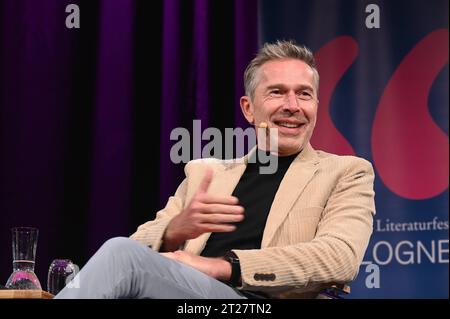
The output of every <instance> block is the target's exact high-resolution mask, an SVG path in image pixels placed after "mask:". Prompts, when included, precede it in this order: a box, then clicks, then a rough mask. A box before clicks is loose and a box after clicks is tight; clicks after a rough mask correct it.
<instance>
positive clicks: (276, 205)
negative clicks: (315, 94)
mask: <svg viewBox="0 0 450 319" xmlns="http://www.w3.org/2000/svg"><path fill="white" fill-rule="evenodd" d="M317 163H318V157H317V155H316V153H315V151H314V149H313V148H312V147H311V145H310V144H308V145H307V146H306V147H305V148H304V149H303V150H302V152H301V153H300V154H299V155H298V156H297V158H295V160H294V161H293V162H292V164H291V166H290V167H289V169H288V170H287V172H286V174H285V175H284V178H283V180H282V181H281V183H280V186H279V187H278V191H277V193H276V195H275V198H274V200H273V203H272V206H271V208H270V212H269V216H268V217H267V222H266V227H265V229H264V233H263V239H262V242H261V248H264V247H267V246H268V245H269V244H270V242H271V241H272V239H273V237H274V235H275V232H276V231H277V229H278V228H279V227H280V225H281V223H282V222H283V221H284V219H285V218H286V217H287V215H288V213H289V211H290V210H291V208H292V206H293V205H294V203H295V201H296V200H297V198H298V197H299V196H300V195H301V193H302V192H303V190H304V189H305V187H306V185H308V183H309V182H310V180H311V179H312V178H313V176H314V174H315V172H316V171H317Z"/></svg>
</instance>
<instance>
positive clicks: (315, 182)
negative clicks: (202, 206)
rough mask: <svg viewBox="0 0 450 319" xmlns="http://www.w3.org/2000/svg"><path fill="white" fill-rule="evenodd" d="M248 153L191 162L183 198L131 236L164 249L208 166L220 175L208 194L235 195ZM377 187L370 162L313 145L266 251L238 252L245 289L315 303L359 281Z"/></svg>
mask: <svg viewBox="0 0 450 319" xmlns="http://www.w3.org/2000/svg"><path fill="white" fill-rule="evenodd" d="M253 151H254V150H253ZM248 156H249V154H248V155H247V156H245V157H244V158H242V159H241V160H238V161H230V160H216V159H201V160H194V161H191V162H189V163H187V164H186V166H185V173H186V178H185V179H184V181H183V182H182V183H181V184H180V186H179V187H178V189H177V191H176V193H175V195H174V196H172V197H170V198H169V201H168V203H167V205H166V207H165V208H164V209H162V210H161V211H159V212H158V213H157V216H156V218H155V220H153V221H149V222H147V223H145V224H143V225H141V226H139V227H138V229H137V231H136V232H135V233H134V234H133V235H132V236H131V238H133V239H135V240H137V241H140V242H142V243H144V244H145V245H148V246H150V247H151V248H152V249H154V250H159V249H160V246H161V243H162V237H163V235H164V231H165V229H166V226H167V225H168V223H169V222H170V220H171V219H172V218H173V217H174V216H175V215H176V214H178V213H179V212H181V210H182V209H183V208H184V207H185V206H187V204H188V203H189V201H190V199H191V198H192V196H193V195H194V194H195V193H196V191H197V189H198V186H199V184H200V182H201V180H202V178H203V176H204V174H205V169H206V167H210V168H212V169H213V171H214V177H213V180H212V182H211V185H210V187H209V189H208V192H209V193H212V194H217V195H230V194H232V192H233V190H234V188H235V187H236V185H237V183H238V182H239V179H240V177H241V176H242V174H243V173H244V170H245V168H246V164H247V159H248ZM373 183H374V172H373V169H372V165H371V164H370V163H369V162H368V161H366V160H364V159H362V158H358V157H354V156H337V155H333V154H329V153H325V152H322V151H316V150H314V149H313V148H312V147H311V145H309V144H308V145H307V146H306V147H305V148H304V150H303V151H302V152H301V153H300V154H299V155H298V156H297V157H296V158H295V159H294V161H293V162H292V164H291V165H290V167H289V169H288V171H287V172H286V174H285V176H284V178H283V180H282V182H281V184H280V186H279V188H278V191H277V193H276V195H275V198H274V201H273V203H272V206H271V209H270V212H269V215H268V218H267V222H266V226H265V228H264V233H263V239H262V243H261V249H252V250H234V252H235V253H236V254H237V255H238V257H239V260H240V264H241V272H242V287H240V288H242V289H246V290H252V291H263V292H265V293H267V294H269V295H270V296H271V297H273V298H301V297H308V298H313V297H315V296H317V293H318V292H319V291H320V290H322V289H323V288H324V287H327V286H330V285H332V284H339V283H348V282H350V281H352V280H353V279H354V278H355V277H356V275H357V273H358V270H359V266H360V264H361V262H362V259H363V257H364V253H365V250H366V248H367V245H368V242H369V239H370V236H371V234H372V225H373V215H374V214H375V204H374V196H375V194H374V189H373ZM209 236H210V233H205V234H203V235H201V236H199V237H198V238H196V239H193V240H189V241H187V242H186V244H185V246H184V250H186V251H189V252H191V253H194V254H200V253H201V251H202V250H203V248H204V247H205V244H206V242H207V240H208V238H209Z"/></svg>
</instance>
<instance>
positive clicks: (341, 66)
mask: <svg viewBox="0 0 450 319" xmlns="http://www.w3.org/2000/svg"><path fill="white" fill-rule="evenodd" d="M358 51H359V50H358V44H357V43H356V42H355V40H353V38H351V37H349V36H342V37H338V38H336V39H334V40H333V41H331V42H329V43H327V44H326V45H324V46H323V47H322V48H321V49H320V50H319V51H318V52H317V53H316V54H315V58H316V61H317V70H318V71H319V74H320V90H319V109H318V113H317V124H316V128H315V129H314V134H313V136H312V138H311V144H312V145H313V146H314V147H317V148H319V149H323V150H326V151H327V152H331V153H335V154H340V155H354V154H355V151H354V150H353V148H352V146H351V145H350V143H349V142H348V141H347V140H346V139H345V137H344V136H343V135H342V134H341V132H339V131H338V130H337V128H336V126H335V125H334V123H333V121H332V119H331V117H330V111H329V109H330V100H331V96H332V95H333V92H334V90H335V89H336V86H337V84H338V83H339V81H340V80H341V78H342V77H343V76H344V74H345V72H347V70H348V68H349V67H350V66H351V65H352V64H353V62H354V61H355V60H356V57H357V56H358Z"/></svg>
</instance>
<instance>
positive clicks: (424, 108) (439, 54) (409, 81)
mask: <svg viewBox="0 0 450 319" xmlns="http://www.w3.org/2000/svg"><path fill="white" fill-rule="evenodd" d="M448 36H449V35H448V30H446V29H439V30H437V31H434V32H432V33H430V34H429V35H427V36H426V37H425V38H424V39H422V40H421V41H420V42H419V43H418V44H417V45H416V46H415V47H414V48H413V49H412V50H411V52H409V54H408V55H406V57H405V58H404V59H403V61H402V62H401V63H400V65H399V66H398V68H397V70H396V71H395V72H394V74H393V75H392V77H391V79H390V81H389V82H388V84H387V87H386V89H385V90H384V93H383V96H382V97H381V100H380V103H379V105H378V107H377V112H376V115H375V119H374V123H373V126H372V155H373V160H374V163H375V166H376V168H377V172H378V175H379V177H380V178H381V180H382V181H383V183H384V184H385V185H386V186H387V187H388V188H389V189H390V190H391V191H392V192H394V193H396V194H397V195H399V196H402V197H405V198H409V199H426V198H431V197H434V196H436V195H438V194H440V193H441V192H443V191H444V190H445V189H446V188H447V187H448V161H449V157H448V155H449V154H448V136H447V135H446V134H445V132H443V131H442V130H441V129H440V128H439V127H438V126H437V125H436V123H435V122H434V121H433V119H432V117H431V115H430V112H429V110H428V95H429V93H430V90H431V87H432V84H433V81H434V80H435V79H436V77H437V76H438V75H439V73H440V72H441V71H442V69H443V68H444V67H445V65H446V64H447V63H448V45H449V43H448ZM447 107H448V106H447Z"/></svg>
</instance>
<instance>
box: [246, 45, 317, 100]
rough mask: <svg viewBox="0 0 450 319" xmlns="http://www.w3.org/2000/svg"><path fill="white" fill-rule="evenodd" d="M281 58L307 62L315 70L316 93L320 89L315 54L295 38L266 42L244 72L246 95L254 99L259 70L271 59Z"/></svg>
mask: <svg viewBox="0 0 450 319" xmlns="http://www.w3.org/2000/svg"><path fill="white" fill-rule="evenodd" d="M281 59H296V60H300V61H303V62H305V63H306V64H307V65H309V66H310V67H311V69H312V71H313V80H314V86H315V89H316V93H318V91H319V72H317V68H316V61H315V59H314V55H313V53H312V52H311V50H309V49H308V48H307V47H305V46H299V45H297V44H296V43H295V42H294V41H293V40H290V41H277V42H276V43H265V44H264V46H263V47H262V49H261V50H260V51H259V52H258V54H257V55H256V57H255V58H254V59H253V60H252V61H251V62H250V63H249V65H248V66H247V68H246V69H245V73H244V87H245V95H247V96H250V98H251V99H252V100H253V98H254V95H255V89H256V86H257V85H258V80H259V79H258V71H259V69H260V68H261V66H262V65H263V64H264V63H266V62H269V61H273V60H281Z"/></svg>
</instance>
